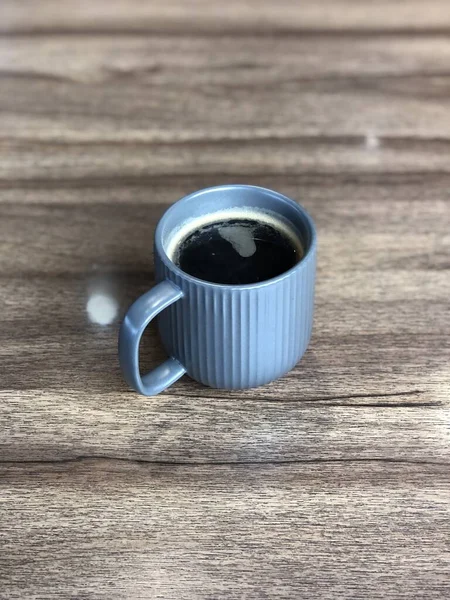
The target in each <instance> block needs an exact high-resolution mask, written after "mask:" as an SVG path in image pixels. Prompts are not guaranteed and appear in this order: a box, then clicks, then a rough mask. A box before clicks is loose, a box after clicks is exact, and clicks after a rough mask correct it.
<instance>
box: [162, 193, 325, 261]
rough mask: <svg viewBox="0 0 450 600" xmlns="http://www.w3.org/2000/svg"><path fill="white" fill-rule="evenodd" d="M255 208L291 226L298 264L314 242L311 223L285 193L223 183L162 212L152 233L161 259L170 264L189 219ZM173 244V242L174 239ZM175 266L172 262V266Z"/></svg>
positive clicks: (209, 218) (301, 209) (212, 218)
mask: <svg viewBox="0 0 450 600" xmlns="http://www.w3.org/2000/svg"><path fill="white" fill-rule="evenodd" d="M243 209H244V210H249V211H251V210H259V211H265V212H268V213H272V214H273V215H274V217H275V218H278V219H279V220H280V221H281V222H284V223H286V225H287V226H288V227H289V228H290V229H291V231H292V232H293V233H294V234H295V235H296V236H297V237H298V240H299V242H300V244H301V246H302V248H303V257H302V258H301V260H300V261H299V264H301V263H302V262H303V261H304V260H305V258H306V257H307V256H308V253H309V251H310V249H311V246H312V244H313V243H314V238H315V234H314V225H313V223H312V220H311V218H310V217H309V215H308V213H307V212H306V211H305V210H304V209H303V208H302V207H301V206H300V205H298V204H297V203H296V202H294V201H293V200H290V199H289V198H287V197H286V196H283V195H282V194H279V193H278V192H274V191H272V190H268V189H266V188H260V187H256V186H250V185H225V186H218V187H212V188H207V189H203V190H200V191H198V192H194V193H193V194H190V195H189V196H185V197H184V198H182V199H181V200H179V201H178V202H176V203H175V204H173V205H172V206H171V207H170V208H169V209H168V210H167V211H166V212H165V214H164V215H163V217H162V219H161V221H160V222H159V224H158V227H157V229H156V234H155V243H156V246H157V248H158V251H159V252H160V253H161V254H162V255H163V259H164V261H165V262H166V261H169V262H170V263H172V264H173V265H174V263H173V260H172V256H173V245H174V240H178V239H179V240H181V239H183V236H181V237H180V232H181V231H184V230H186V229H187V230H189V222H191V221H192V222H195V221H197V220H199V219H201V220H202V222H203V220H204V219H205V218H206V219H207V220H208V221H209V222H211V221H214V220H216V219H215V215H216V214H217V216H218V218H220V213H222V212H224V211H225V212H228V211H232V210H236V211H239V210H241V211H242V210H243ZM175 243H176V242H175ZM174 266H175V265H174Z"/></svg>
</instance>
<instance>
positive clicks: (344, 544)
mask: <svg viewBox="0 0 450 600" xmlns="http://www.w3.org/2000/svg"><path fill="white" fill-rule="evenodd" d="M449 34H450V10H449V5H448V2H447V0H429V1H428V2H423V1H422V0H404V1H402V2H387V1H385V0H382V1H378V2H376V3H375V2H369V1H367V2H354V1H352V0H323V1H322V2H316V1H315V0H306V1H305V2H302V3H300V2H296V1H294V0H278V1H277V2H270V1H269V0H264V1H263V2H259V1H257V0H248V1H246V2H241V1H238V0H231V1H229V2H221V1H219V0H217V1H214V2H210V1H207V0H201V1H200V0H197V1H194V0H188V1H182V0H178V1H176V2H170V1H163V0H153V1H152V2H140V1H138V0H129V1H127V0H115V1H107V0H91V1H89V2H88V0H85V1H84V0H83V1H78V2H69V1H68V0H53V1H52V0H45V1H43V2H39V3H30V2H26V1H25V0H20V1H17V0H3V1H2V3H1V6H0V61H1V64H0V85H1V88H0V90H1V93H0V156H1V160H0V211H1V216H0V242H1V254H0V276H1V286H0V295H1V328H0V331H1V345H0V352H1V378H0V385H1V389H0V457H1V464H0V474H1V479H0V501H1V503H0V582H1V583H0V598H1V599H2V600H3V599H8V600H9V599H18V600H28V599H54V598H55V599H56V598H57V599H76V600H94V599H108V600H116V599H131V600H138V599H144V598H145V599H147V598H149V599H150V598H151V599H164V600H166V599H167V600H184V599H186V600H196V599H202V600H206V599H208V600H218V599H231V600H232V599H236V600H237V599H268V600H271V599H279V598H286V599H305V600H311V599H316V598H317V599H333V600H335V599H336V600H339V599H342V598H344V599H348V598H351V599H369V600H375V599H383V600H391V599H397V598H398V599H408V600H410V599H412V598H414V599H420V600H424V599H430V600H431V599H433V600H435V599H437V598H442V599H444V598H445V599H448V598H449V597H450V552H449V550H450V547H449V540H450V520H449V519H450V429H449V428H450V398H449V395H450V362H449V359H450V346H449V329H450V319H449V298H450V275H449V268H450V258H449V256H450V204H449V201H450V192H449V190H450V141H449V139H450V137H449V136H450V116H449V115H450V113H449V110H450V108H449V107H450V105H449V93H450V78H449V64H450V37H449ZM229 182H242V183H250V184H258V185H262V186H266V187H270V188H274V189H276V190H279V191H281V192H283V193H285V194H287V195H289V196H291V197H293V198H295V199H297V200H299V201H301V202H302V204H303V205H304V206H305V207H306V208H307V209H308V210H309V211H310V213H311V214H312V215H313V217H314V219H315V220H316V223H317V226H318V231H319V245H320V249H319V265H318V279H317V301H316V318H315V329H314V334H313V341H312V343H311V346H310V349H309V350H308V352H307V354H306V355H305V357H304V359H303V360H302V361H301V363H300V364H299V365H298V366H297V367H296V368H295V369H294V371H293V372H291V373H290V374H289V375H287V376H286V377H284V378H282V379H281V380H279V381H277V382H275V383H273V384H271V385H268V386H266V387H263V388H260V389H256V390H250V391H244V392H226V391H222V390H213V389H206V388H204V387H202V386H201V385H199V384H196V383H195V382H193V381H191V380H189V379H188V378H184V379H182V380H181V381H179V382H178V383H177V384H176V385H174V386H173V387H172V388H170V390H168V391H167V392H165V393H163V394H161V395H160V396H158V397H155V398H144V397H142V396H139V395H137V394H135V393H133V392H131V391H130V390H128V389H127V386H126V385H125V384H124V382H123V380H122V378H121V375H120V372H119V367H118V361H117V349H116V345H117V330H118V324H119V322H120V319H121V317H122V316H123V314H124V311H125V310H126V308H127V306H128V305H129V304H130V302H131V301H132V300H133V299H134V298H136V297H137V296H138V295H139V294H140V293H142V292H143V291H144V290H147V289H148V288H149V287H150V286H151V285H152V283H153V267H152V255H151V247H152V236H153V231H154V227H155V224H156V222H157V220H158V218H159V216H160V215H161V213H162V212H163V210H164V209H165V208H166V207H167V206H168V205H169V204H171V203H172V202H174V201H175V200H177V199H178V198H180V197H182V196H183V195H185V194H186V193H188V192H191V191H193V190H196V189H198V188H201V187H204V186H209V185H214V184H220V183H229ZM143 353H144V359H143V363H144V364H143V369H145V368H149V367H150V366H151V365H155V364H157V363H158V362H159V361H161V360H162V358H163V357H164V352H163V351H162V349H161V347H160V345H159V342H158V340H157V337H156V335H155V332H154V331H153V330H150V331H149V332H148V334H147V335H146V338H145V341H144V344H143Z"/></svg>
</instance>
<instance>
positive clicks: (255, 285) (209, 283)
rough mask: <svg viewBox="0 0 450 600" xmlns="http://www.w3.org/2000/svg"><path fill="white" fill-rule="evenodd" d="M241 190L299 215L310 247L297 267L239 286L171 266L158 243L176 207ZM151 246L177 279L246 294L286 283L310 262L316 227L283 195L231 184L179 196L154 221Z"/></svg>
mask: <svg viewBox="0 0 450 600" xmlns="http://www.w3.org/2000/svg"><path fill="white" fill-rule="evenodd" d="M243 189H245V190H253V191H256V192H264V193H265V194H267V193H268V194H270V195H271V196H272V197H273V198H274V199H276V200H279V201H281V202H284V203H287V204H290V205H291V206H293V207H294V208H295V209H296V210H297V211H298V212H299V213H300V214H301V216H302V218H303V220H304V222H305V223H306V225H307V228H308V229H309V234H310V243H309V245H308V248H307V249H306V251H305V254H304V255H303V256H302V258H301V259H300V261H299V262H298V263H296V264H295V265H294V266H293V267H290V268H289V269H288V270H287V271H284V272H283V273H280V275H277V276H276V277H271V278H270V279H265V280H264V281H258V282H255V283H243V284H229V283H214V282H212V281H206V280H205V279H200V278H198V277H194V276H193V275H190V274H189V273H186V271H183V269H181V268H180V267H179V266H178V265H176V264H175V263H174V261H173V260H172V259H171V258H170V257H169V256H168V254H167V252H166V250H165V248H164V244H163V242H162V230H163V228H164V225H165V222H166V221H167V219H168V218H169V217H170V214H171V213H172V212H174V211H175V210H177V209H178V207H179V206H180V204H187V203H188V202H190V201H191V200H193V199H194V198H196V197H198V196H200V195H202V194H209V193H211V192H217V191H227V190H231V191H232V192H237V191H238V190H243ZM154 246H155V249H156V251H157V252H158V255H159V257H160V258H161V260H162V261H163V263H164V265H165V266H166V267H167V268H168V269H170V270H171V271H173V272H175V273H176V274H177V275H178V276H180V277H183V278H184V279H187V280H188V281H191V282H193V283H195V284H196V285H199V284H200V285H204V286H208V287H209V286H211V287H215V288H220V289H227V290H234V289H238V290H245V289H247V290H248V289H252V288H262V287H266V286H269V285H275V284H277V283H279V282H280V281H283V280H284V279H287V278H288V277H290V276H291V275H292V274H293V273H295V272H297V271H299V270H301V269H303V268H305V265H306V264H307V263H308V262H309V261H311V260H313V256H314V255H315V252H316V248H317V233H316V226H315V224H314V221H313V219H312V217H311V216H310V215H309V213H308V212H307V211H306V210H305V209H304V208H303V206H301V204H298V203H297V202H295V200H292V199H291V198H289V197H288V196H285V195H284V194H280V193H279V192H276V191H275V190H271V189H269V188H265V187H261V186H257V185H247V184H240V183H235V184H224V185H215V186H210V187H207V188H202V189H200V190H197V191H195V192H192V193H190V194H187V195H186V196H183V197H182V198H180V199H179V200H177V201H176V202H174V203H173V204H171V205H170V206H169V207H168V208H167V210H166V211H165V212H164V214H163V215H162V217H161V218H160V220H159V221H158V224H157V226H156V230H155V241H154Z"/></svg>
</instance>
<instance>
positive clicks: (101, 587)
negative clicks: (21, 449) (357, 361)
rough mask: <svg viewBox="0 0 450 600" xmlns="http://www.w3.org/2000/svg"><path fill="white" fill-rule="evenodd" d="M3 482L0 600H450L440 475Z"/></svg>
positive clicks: (333, 466) (295, 470) (409, 470)
mask: <svg viewBox="0 0 450 600" xmlns="http://www.w3.org/2000/svg"><path fill="white" fill-rule="evenodd" d="M0 472H1V484H0V500H1V504H2V511H1V516H0V519H1V523H2V531H3V532H7V536H6V537H4V539H3V543H2V550H3V552H2V559H1V565H2V580H3V581H2V595H3V597H4V598H9V599H20V600H23V599H24V598H46V599H49V600H50V599H52V598H61V597H66V598H90V599H91V598H92V599H94V598H95V599H97V598H98V599H100V598H105V599H106V598H107V599H108V600H111V599H116V598H117V599H118V598H125V597H127V598H128V597H129V598H135V599H141V598H142V599H144V598H159V599H161V600H164V599H167V600H169V599H170V600H172V599H173V598H178V599H180V600H185V599H186V600H190V599H192V598H215V599H222V598H223V599H225V598H226V599H227V600H228V599H241V598H242V597H243V596H245V597H246V598H249V599H253V598H254V599H256V598H258V599H259V598H276V599H278V598H286V599H287V598H293V597H295V598H305V599H306V598H313V599H315V598H320V599H321V600H324V599H330V600H331V599H334V598H337V597H352V598H364V597H370V598H371V599H372V600H378V599H380V600H381V599H385V598H396V599H399V600H403V599H404V600H406V599H407V600H411V599H417V600H418V599H419V598H420V599H421V600H438V599H442V600H443V599H445V598H447V597H448V594H449V592H450V581H449V578H448V573H449V568H450V564H449V554H448V552H447V549H448V538H449V534H450V528H449V522H450V521H449V517H450V511H449V500H450V498H449V484H450V480H449V471H448V467H447V466H446V467H442V466H439V465H420V464H393V463H385V462H382V463H371V462H352V461H346V462H343V463H339V462H338V463H329V464H327V463H325V464H322V463H319V464H316V463H313V464H303V465H302V464H295V465H237V466H210V465H204V466H195V467H193V466H170V465H160V466H158V465H147V464H137V463H128V462H117V461H81V462H75V463H69V464H61V465H54V466H51V465H45V464H44V465H37V464H35V465H33V464H29V465H23V466H17V465H10V466H8V467H6V468H5V466H3V467H2V468H1V471H0ZM430 532H433V533H432V535H430Z"/></svg>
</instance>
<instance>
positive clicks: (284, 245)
mask: <svg viewBox="0 0 450 600" xmlns="http://www.w3.org/2000/svg"><path fill="white" fill-rule="evenodd" d="M301 257H302V252H301V249H300V246H299V247H297V246H295V245H294V242H293V241H292V240H291V239H290V238H289V237H288V236H287V235H286V234H285V233H283V232H282V231H281V230H279V229H277V228H276V227H274V226H272V225H269V224H268V223H264V222H259V221H257V220H253V219H242V218H241V219H239V218H237V219H227V220H222V221H217V222H216V223H210V224H208V225H204V226H203V227H201V228H200V229H198V230H196V231H193V232H192V233H190V234H189V235H187V237H186V238H185V239H184V240H183V241H182V242H181V243H180V245H179V247H178V251H177V253H176V256H175V262H176V264H177V265H178V266H179V267H180V268H181V269H182V270H183V271H184V272H185V273H189V275H193V276H194V277H198V278H199V279H203V280H205V281H211V282H213V283H223V284H230V285H241V284H246V283H257V282H259V281H265V280H266V279H271V278H272V277H276V276H277V275H281V273H284V272H285V271H287V270H288V269H290V268H291V267H293V266H294V265H295V264H296V263H298V261H299V260H300V259H301Z"/></svg>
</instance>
